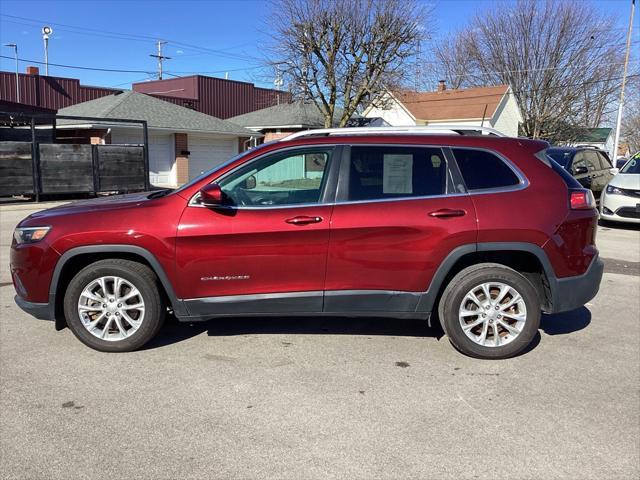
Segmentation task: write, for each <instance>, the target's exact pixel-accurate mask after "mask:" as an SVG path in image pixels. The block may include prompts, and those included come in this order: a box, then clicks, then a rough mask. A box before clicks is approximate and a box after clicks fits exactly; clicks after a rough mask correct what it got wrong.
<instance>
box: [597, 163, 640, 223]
mask: <svg viewBox="0 0 640 480" xmlns="http://www.w3.org/2000/svg"><path fill="white" fill-rule="evenodd" d="M600 216H601V218H602V219H603V220H608V221H614V222H631V223H640V152H638V153H636V154H635V155H634V156H633V157H631V159H630V160H629V161H628V162H627V163H625V164H624V166H623V167H622V168H621V169H620V172H619V173H618V174H617V175H616V176H615V177H613V179H612V180H611V181H610V182H609V184H608V185H607V186H606V188H605V189H604V191H603V192H602V197H601V198H600Z"/></svg>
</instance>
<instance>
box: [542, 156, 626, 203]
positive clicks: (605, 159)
mask: <svg viewBox="0 0 640 480" xmlns="http://www.w3.org/2000/svg"><path fill="white" fill-rule="evenodd" d="M547 155H549V156H550V157H551V158H553V159H554V160H555V161H556V162H558V163H559V164H560V165H561V166H562V167H563V168H564V169H565V170H566V171H567V172H569V173H570V174H571V175H573V176H574V177H575V178H576V180H578V182H580V185H582V186H583V187H584V188H588V189H589V190H591V191H592V192H593V195H594V196H595V197H596V198H600V195H601V194H602V190H604V188H605V187H606V186H607V184H608V183H609V182H610V181H611V179H612V178H613V177H614V175H615V174H616V173H618V172H617V169H615V168H614V167H613V165H612V164H611V160H609V156H608V155H607V154H606V153H605V152H603V151H602V150H599V149H596V148H592V147H552V148H549V149H548V150H547Z"/></svg>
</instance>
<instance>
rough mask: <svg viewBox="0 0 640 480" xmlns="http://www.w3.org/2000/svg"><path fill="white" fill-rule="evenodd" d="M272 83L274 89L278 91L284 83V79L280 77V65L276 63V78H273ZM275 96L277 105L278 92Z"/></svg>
mask: <svg viewBox="0 0 640 480" xmlns="http://www.w3.org/2000/svg"><path fill="white" fill-rule="evenodd" d="M273 85H274V86H275V87H276V90H277V91H278V92H279V91H280V89H282V86H283V85H284V79H283V78H282V72H281V71H280V67H279V66H278V65H276V78H275V79H274V80H273ZM276 97H277V102H278V103H277V105H280V94H277V95H276Z"/></svg>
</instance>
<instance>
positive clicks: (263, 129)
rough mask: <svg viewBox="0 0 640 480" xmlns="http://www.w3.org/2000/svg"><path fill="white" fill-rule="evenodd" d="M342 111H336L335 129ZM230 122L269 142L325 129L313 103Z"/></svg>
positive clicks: (280, 107)
mask: <svg viewBox="0 0 640 480" xmlns="http://www.w3.org/2000/svg"><path fill="white" fill-rule="evenodd" d="M341 116H342V110H341V109H336V113H335V116H334V125H333V126H334V127H337V126H338V122H339V120H340V117H341ZM229 121H231V122H234V123H236V124H238V125H241V126H243V127H245V128H248V129H251V130H253V131H255V132H259V133H261V134H263V135H264V137H262V140H263V141H265V142H269V141H271V140H277V139H278V138H283V137H286V136H287V135H290V134H292V133H294V132H299V131H301V130H310V129H312V128H324V116H323V115H322V113H321V112H320V110H318V107H316V105H315V104H314V103H313V102H304V101H296V102H292V103H281V104H280V105H274V106H273V107H268V108H263V109H262V110H256V111H254V112H249V113H245V114H244V115H238V116H236V117H231V118H230V119H229Z"/></svg>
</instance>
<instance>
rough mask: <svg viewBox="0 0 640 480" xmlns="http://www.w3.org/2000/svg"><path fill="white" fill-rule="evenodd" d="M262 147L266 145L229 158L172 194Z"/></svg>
mask: <svg viewBox="0 0 640 480" xmlns="http://www.w3.org/2000/svg"><path fill="white" fill-rule="evenodd" d="M264 145H266V144H262V145H260V146H259V147H256V148H252V149H250V150H247V151H246V152H242V153H240V154H238V155H236V156H235V157H233V158H231V159H229V160H227V161H226V162H224V163H222V164H220V165H216V166H215V167H213V168H212V169H210V170H207V171H205V172H202V173H201V174H200V175H198V176H197V177H196V178H194V179H193V180H191V181H189V182H187V183H185V184H184V185H182V186H181V187H180V188H178V189H176V190H174V192H181V191H183V190H184V189H186V188H189V187H190V186H191V185H193V184H195V183H198V182H199V181H201V180H202V179H203V178H207V177H208V176H209V175H211V174H212V173H213V172H215V171H217V170H220V169H221V168H224V167H226V166H227V165H229V164H230V163H233V162H235V161H236V160H238V159H240V158H242V157H244V156H245V155H247V154H249V153H254V152H255V151H256V150H257V149H260V148H262V147H263V146H264Z"/></svg>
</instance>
